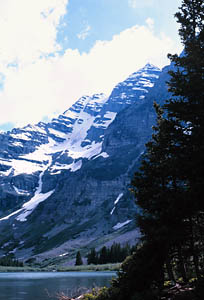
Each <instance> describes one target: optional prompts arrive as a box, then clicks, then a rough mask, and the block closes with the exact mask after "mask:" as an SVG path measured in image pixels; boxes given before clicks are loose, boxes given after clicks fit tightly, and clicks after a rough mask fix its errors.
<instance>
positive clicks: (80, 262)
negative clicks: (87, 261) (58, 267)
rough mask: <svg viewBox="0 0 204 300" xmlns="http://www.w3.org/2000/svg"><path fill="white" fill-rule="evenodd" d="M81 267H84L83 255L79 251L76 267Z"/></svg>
mask: <svg viewBox="0 0 204 300" xmlns="http://www.w3.org/2000/svg"><path fill="white" fill-rule="evenodd" d="M81 265H83V261H82V258H81V253H80V251H78V252H77V254H76V261H75V266H81Z"/></svg>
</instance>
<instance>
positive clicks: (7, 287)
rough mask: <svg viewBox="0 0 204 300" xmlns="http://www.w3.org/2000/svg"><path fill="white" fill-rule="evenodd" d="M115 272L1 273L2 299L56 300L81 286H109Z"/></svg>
mask: <svg viewBox="0 0 204 300" xmlns="http://www.w3.org/2000/svg"><path fill="white" fill-rule="evenodd" d="M114 276H115V272H60V273H58V272H36V273H0V300H36V299H37V300H56V294H57V293H62V292H63V293H64V294H65V295H70V294H71V293H72V292H73V291H76V290H77V289H81V288H92V287H96V286H100V287H101V286H109V284H110V280H111V278H112V277H114Z"/></svg>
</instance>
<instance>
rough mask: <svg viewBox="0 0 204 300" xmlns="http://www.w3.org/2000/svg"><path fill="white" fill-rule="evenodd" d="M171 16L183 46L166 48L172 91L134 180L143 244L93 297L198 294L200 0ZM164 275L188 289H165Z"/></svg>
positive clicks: (203, 230)
mask: <svg viewBox="0 0 204 300" xmlns="http://www.w3.org/2000/svg"><path fill="white" fill-rule="evenodd" d="M175 17H176V19H177V22H178V23H179V25H180V29H179V35H180V38H181V41H182V43H183V46H184V51H183V53H182V54H181V56H178V55H177V54H176V55H170V54H169V55H168V57H169V59H170V60H171V62H172V63H173V64H174V70H173V71H171V72H170V75H171V77H170V80H169V82H168V83H167V84H168V87H169V92H170V93H171V95H172V97H171V99H170V100H169V101H166V103H165V105H164V106H163V107H160V106H159V105H157V104H156V103H155V104H154V106H155V109H156V113H157V124H156V126H155V127H154V133H153V136H152V139H151V141H149V143H147V145H146V152H145V154H144V157H143V160H142V163H141V167H140V169H139V171H138V172H136V174H135V176H134V178H133V180H132V191H133V193H134V195H135V199H136V204H137V206H138V207H139V211H140V214H139V215H137V224H138V226H139V228H140V231H141V233H142V239H141V243H140V244H139V245H138V248H137V250H136V252H135V253H134V254H133V255H132V256H129V257H128V258H127V259H126V260H125V261H124V262H123V264H122V267H121V270H120V271H119V273H118V277H117V278H116V279H115V280H114V281H113V282H112V285H111V287H110V288H109V289H107V290H106V291H103V292H101V293H99V295H98V296H96V297H95V298H94V299H98V300H99V299H100V300H108V299H110V300H124V299H130V300H154V299H155V300H156V299H186V300H187V299H189V300H190V299H191V300H192V299H193V300H194V299H199V300H201V299H204V1H203V0H182V4H181V7H180V8H179V11H178V12H177V13H176V14H175ZM155 100H156V99H155ZM165 282H170V284H171V286H172V287H173V286H177V285H178V283H179V284H182V285H183V286H186V285H187V284H188V287H189V286H191V289H190V288H189V290H188V291H187V293H186V294H185V293H183V294H182V295H180V294H179V295H176V294H175V295H173V296H164V294H162V293H163V292H164V290H165V289H164V286H165ZM192 282H194V284H193V283H192ZM190 284H191V285H190Z"/></svg>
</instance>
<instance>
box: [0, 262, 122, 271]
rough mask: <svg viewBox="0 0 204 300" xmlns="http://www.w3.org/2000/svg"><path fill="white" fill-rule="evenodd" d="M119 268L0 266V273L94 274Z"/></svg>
mask: <svg viewBox="0 0 204 300" xmlns="http://www.w3.org/2000/svg"><path fill="white" fill-rule="evenodd" d="M119 268H120V263H117V264H105V265H81V266H67V267H59V266H55V265H52V266H47V267H45V268H41V267H30V266H24V267H7V266H0V272H51V271H57V272H74V271H75V272H91V271H92V272H93V271H94V272H95V271H117V270H119Z"/></svg>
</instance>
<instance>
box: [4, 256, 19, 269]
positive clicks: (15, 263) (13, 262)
mask: <svg viewBox="0 0 204 300" xmlns="http://www.w3.org/2000/svg"><path fill="white" fill-rule="evenodd" d="M0 266H6V267H8V266H12V267H23V262H21V261H18V260H17V259H14V258H11V257H9V256H5V257H1V258H0Z"/></svg>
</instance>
